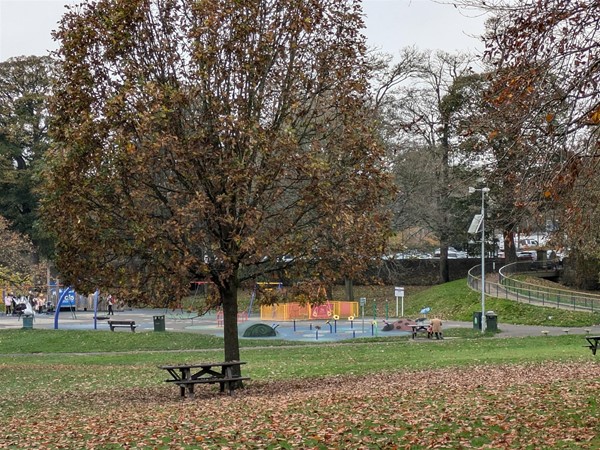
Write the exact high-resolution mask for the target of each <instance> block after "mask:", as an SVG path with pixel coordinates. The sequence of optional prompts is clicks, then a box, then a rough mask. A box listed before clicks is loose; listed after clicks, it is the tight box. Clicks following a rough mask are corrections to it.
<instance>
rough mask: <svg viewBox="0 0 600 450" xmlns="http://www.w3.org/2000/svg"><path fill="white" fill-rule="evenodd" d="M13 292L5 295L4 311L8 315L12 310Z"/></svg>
mask: <svg viewBox="0 0 600 450" xmlns="http://www.w3.org/2000/svg"><path fill="white" fill-rule="evenodd" d="M12 301H13V298H12V294H8V295H6V297H4V313H5V314H6V315H7V316H8V315H10V314H11V312H12Z"/></svg>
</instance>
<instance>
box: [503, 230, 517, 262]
mask: <svg viewBox="0 0 600 450" xmlns="http://www.w3.org/2000/svg"><path fill="white" fill-rule="evenodd" d="M502 235H503V237H504V264H510V263H514V262H517V260H518V258H517V248H516V246H515V233H514V232H513V231H511V230H504V231H503V232H502Z"/></svg>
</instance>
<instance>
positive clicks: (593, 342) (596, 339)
mask: <svg viewBox="0 0 600 450" xmlns="http://www.w3.org/2000/svg"><path fill="white" fill-rule="evenodd" d="M585 340H586V341H588V345H584V347H587V348H589V349H590V350H591V351H592V355H595V354H596V352H597V351H598V345H599V344H600V336H586V337H585Z"/></svg>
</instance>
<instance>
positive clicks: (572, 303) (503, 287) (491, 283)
mask: <svg viewBox="0 0 600 450" xmlns="http://www.w3.org/2000/svg"><path fill="white" fill-rule="evenodd" d="M490 269H492V270H490ZM485 273H486V274H487V273H490V274H494V277H495V276H496V275H495V272H494V271H493V266H492V265H491V264H490V263H486V265H485ZM478 274H479V275H478ZM480 274H481V265H480V264H479V265H477V266H474V267H472V268H471V269H470V270H469V272H468V276H467V283H468V285H469V286H470V287H471V289H473V290H478V291H481V275H480ZM524 274H527V275H530V276H536V277H544V276H553V275H557V274H558V269H557V268H556V267H554V266H552V265H548V263H545V262H540V263H537V262H535V261H519V262H516V263H511V264H508V265H506V266H504V267H501V268H500V269H499V270H498V273H497V277H498V281H495V280H489V279H488V277H487V276H486V280H485V292H486V294H488V295H490V296H494V297H496V298H504V299H507V300H515V301H518V302H524V303H530V304H534V305H539V306H551V307H556V308H568V309H572V310H574V311H591V312H594V311H600V295H596V294H587V293H584V292H578V291H572V290H568V289H560V288H553V287H550V286H541V285H537V284H532V283H527V282H525V281H522V280H519V279H518V278H516V277H517V276H518V275H524Z"/></svg>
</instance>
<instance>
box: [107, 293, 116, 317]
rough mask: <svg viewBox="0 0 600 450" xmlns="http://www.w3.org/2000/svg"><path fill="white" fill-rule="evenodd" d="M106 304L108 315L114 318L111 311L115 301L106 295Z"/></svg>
mask: <svg viewBox="0 0 600 450" xmlns="http://www.w3.org/2000/svg"><path fill="white" fill-rule="evenodd" d="M106 303H107V304H108V315H109V316H114V315H115V312H114V311H113V305H114V304H115V300H114V298H113V296H112V295H111V294H108V298H107V299H106Z"/></svg>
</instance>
